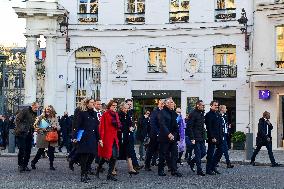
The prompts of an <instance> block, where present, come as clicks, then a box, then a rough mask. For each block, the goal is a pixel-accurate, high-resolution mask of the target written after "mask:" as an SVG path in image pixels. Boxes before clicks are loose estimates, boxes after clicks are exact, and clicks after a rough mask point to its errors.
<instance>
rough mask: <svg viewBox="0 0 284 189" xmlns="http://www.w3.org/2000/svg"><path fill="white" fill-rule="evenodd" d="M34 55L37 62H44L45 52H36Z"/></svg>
mask: <svg viewBox="0 0 284 189" xmlns="http://www.w3.org/2000/svg"><path fill="white" fill-rule="evenodd" d="M35 55H36V59H38V60H45V57H46V51H45V50H37V51H36V53H35Z"/></svg>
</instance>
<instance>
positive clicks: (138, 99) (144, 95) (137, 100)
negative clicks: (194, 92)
mask: <svg viewBox="0 0 284 189" xmlns="http://www.w3.org/2000/svg"><path fill="white" fill-rule="evenodd" d="M131 92H132V98H133V106H134V109H135V119H137V118H138V117H140V116H141V115H143V114H144V112H145V111H146V110H150V112H152V111H153V110H154V108H155V107H157V105H158V102H159V99H165V98H169V97H172V98H173V100H174V102H175V103H176V106H177V107H180V105H181V91H179V90H176V91H175V90H165V91H160V90H132V91H131Z"/></svg>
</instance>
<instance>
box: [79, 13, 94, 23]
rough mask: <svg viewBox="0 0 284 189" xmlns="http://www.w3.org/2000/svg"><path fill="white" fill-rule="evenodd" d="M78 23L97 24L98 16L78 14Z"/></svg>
mask: <svg viewBox="0 0 284 189" xmlns="http://www.w3.org/2000/svg"><path fill="white" fill-rule="evenodd" d="M77 15H78V22H79V23H96V22H98V14H90V13H78V14H77Z"/></svg>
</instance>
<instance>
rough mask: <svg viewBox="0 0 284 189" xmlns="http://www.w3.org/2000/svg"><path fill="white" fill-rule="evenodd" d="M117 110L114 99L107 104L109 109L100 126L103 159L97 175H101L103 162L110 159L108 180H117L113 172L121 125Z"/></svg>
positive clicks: (100, 151)
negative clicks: (118, 132)
mask: <svg viewBox="0 0 284 189" xmlns="http://www.w3.org/2000/svg"><path fill="white" fill-rule="evenodd" d="M116 110H117V103H116V102H115V101H114V100H111V101H110V102H109V103H108V104H107V111H106V112H105V113H104V114H103V115H102V117H101V122H100V126H99V135H100V140H99V143H100V145H99V149H98V154H99V157H100V158H101V159H100V162H99V166H98V168H97V173H96V174H97V177H99V171H100V170H101V168H102V166H103V164H104V163H105V162H106V161H109V170H108V175H107V180H113V181H117V179H116V178H115V177H114V175H113V174H112V171H113V170H114V166H115V163H116V159H117V158H118V156H119V152H118V150H119V149H118V138H117V131H118V130H119V129H120V127H121V123H120V121H119V116H118V114H117V112H116Z"/></svg>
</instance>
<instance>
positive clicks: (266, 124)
mask: <svg viewBox="0 0 284 189" xmlns="http://www.w3.org/2000/svg"><path fill="white" fill-rule="evenodd" d="M269 119H270V113H269V112H267V111H265V112H263V117H262V118H260V119H259V122H258V132H257V137H256V149H255V150H254V152H253V155H252V157H251V162H250V164H252V165H255V157H256V155H257V154H258V152H259V150H260V149H261V147H262V146H266V148H267V150H268V155H269V159H270V161H271V166H272V167H278V166H280V164H278V163H276V162H275V159H274V156H273V152H272V137H271V130H272V129H273V126H272V124H271V123H270V121H269Z"/></svg>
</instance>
